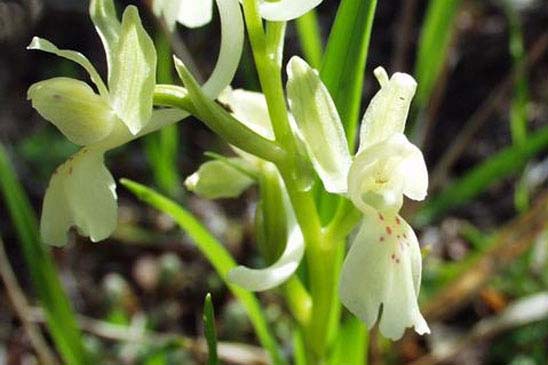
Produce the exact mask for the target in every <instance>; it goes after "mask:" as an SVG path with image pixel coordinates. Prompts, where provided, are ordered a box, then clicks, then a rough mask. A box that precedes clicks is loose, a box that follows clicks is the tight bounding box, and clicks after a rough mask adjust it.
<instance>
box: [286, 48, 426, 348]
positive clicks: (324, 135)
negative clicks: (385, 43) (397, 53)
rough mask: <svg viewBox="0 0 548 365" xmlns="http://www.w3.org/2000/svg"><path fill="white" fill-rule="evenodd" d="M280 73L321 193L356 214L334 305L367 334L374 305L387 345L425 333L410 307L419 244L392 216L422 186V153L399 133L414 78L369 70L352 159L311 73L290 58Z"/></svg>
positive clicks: (413, 307) (404, 224)
mask: <svg viewBox="0 0 548 365" xmlns="http://www.w3.org/2000/svg"><path fill="white" fill-rule="evenodd" d="M287 73H288V84H287V94H288V99H289V104H290V108H291V112H292V113H293V115H294V117H295V120H296V125H297V127H298V128H299V131H300V133H301V135H302V136H303V138H304V141H305V143H306V145H307V150H308V154H309V157H310V159H311V161H312V162H313V165H314V167H315V169H316V172H317V174H318V176H319V177H320V179H321V180H322V182H323V184H324V187H325V188H326V190H327V191H329V192H333V193H339V194H345V195H347V196H348V197H349V198H350V199H351V200H352V202H353V203H354V204H355V206H356V207H357V208H358V209H359V210H360V211H362V212H363V221H362V223H361V227H360V231H359V233H358V234H357V235H356V236H355V238H354V239H353V242H352V246H351V249H350V251H349V253H348V255H347V257H346V259H345V262H344V265H343V268H342V273H341V280H340V296H341V301H342V302H343V304H344V305H345V306H346V307H347V308H348V309H349V310H350V311H351V312H352V313H354V314H355V315H356V316H358V317H359V318H361V319H362V320H363V321H364V322H365V323H366V324H367V325H368V327H369V328H371V326H373V325H374V324H375V322H376V320H377V318H378V313H379V310H380V307H381V305H382V308H383V311H382V318H381V320H380V330H381V332H382V333H383V334H384V335H385V336H386V337H389V338H391V339H397V338H400V337H401V336H402V335H403V332H404V330H405V328H407V327H413V326H414V327H415V330H416V331H417V332H418V333H419V334H424V333H428V332H429V329H428V325H427V324H426V322H425V320H424V318H423V317H422V315H421V313H420V311H419V309H418V304H417V296H418V294H419V287H420V272H421V256H420V248H419V243H418V240H417V238H416V236H415V234H414V233H413V230H412V228H411V227H410V226H409V225H408V224H407V222H405V221H404V220H403V219H402V218H401V217H400V216H399V215H398V211H399V209H400V208H401V205H402V203H403V195H406V196H407V197H409V198H411V199H415V200H422V199H424V198H425V196H426V191H427V188H428V173H427V170H426V164H425V162H424V158H423V155H422V153H421V151H420V150H419V149H418V148H417V147H416V146H414V145H413V144H411V143H410V142H409V141H408V140H407V138H406V137H405V135H404V134H403V131H404V127H405V120H406V119H407V114H408V111H409V106H410V103H411V99H412V97H413V95H414V93H415V89H416V82H415V80H414V79H413V78H412V77H411V76H409V75H406V74H402V73H396V74H394V75H393V76H392V78H390V79H389V78H388V75H387V74H386V71H385V70H384V69H382V68H377V69H376V70H375V75H376V76H377V79H378V80H379V83H380V85H381V89H380V91H379V92H378V93H377V94H376V95H375V97H374V98H373V99H372V101H371V103H370V105H369V107H368V108H367V111H366V112H365V115H364V117H363V120H362V126H361V133H360V148H359V150H358V153H357V155H356V156H354V157H352V156H351V155H350V152H349V149H348V144H347V142H346V139H345V134H344V130H343V127H342V123H341V121H340V117H339V115H338V113H337V110H336V108H335V104H334V102H333V100H332V99H331V96H330V95H329V92H328V91H327V88H326V87H325V86H324V85H323V83H322V82H321V80H320V78H319V75H318V72H317V71H316V70H313V69H312V68H310V66H309V65H308V64H307V63H306V62H305V61H303V60H302V59H300V58H298V57H293V58H292V59H291V60H290V61H289V64H288V67H287ZM357 278H359V279H357Z"/></svg>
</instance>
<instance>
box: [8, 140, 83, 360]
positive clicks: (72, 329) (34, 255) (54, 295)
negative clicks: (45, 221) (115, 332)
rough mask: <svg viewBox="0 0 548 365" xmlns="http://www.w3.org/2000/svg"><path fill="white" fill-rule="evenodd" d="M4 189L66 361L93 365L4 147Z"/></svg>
mask: <svg viewBox="0 0 548 365" xmlns="http://www.w3.org/2000/svg"><path fill="white" fill-rule="evenodd" d="M0 189H1V191H2V194H3V197H4V203H5V205H6V207H7V209H8V211H9V214H10V217H11V220H12V222H13V224H14V225H15V228H16V231H17V235H18V238H19V242H20V244H21V249H22V252H23V257H24V259H25V263H26V266H27V268H28V270H29V273H30V277H31V280H32V284H33V287H34V290H35V292H36V294H37V295H38V298H39V300H40V303H41V305H42V307H43V309H44V313H45V315H46V323H47V327H48V329H49V331H50V333H51V336H52V340H53V342H54V343H55V346H56V348H57V350H58V351H59V353H60V354H61V357H62V358H63V361H64V362H65V363H66V364H71V365H91V360H90V357H89V356H88V354H87V352H86V350H85V348H84V345H83V342H82V335H81V333H80V330H79V329H78V326H77V322H76V317H75V314H74V312H73V309H72V307H71V304H70V302H69V300H68V297H67V295H66V293H65V291H64V289H63V287H62V285H61V281H60V280H59V274H58V273H57V271H56V269H55V265H54V263H53V260H52V258H51V256H50V253H49V251H48V250H47V248H46V246H45V245H43V244H42V243H41V242H40V238H39V237H40V236H39V234H38V222H37V220H36V217H35V215H34V211H33V210H32V207H31V205H30V203H29V200H28V197H27V196H26V194H25V192H24V190H23V188H22V186H21V185H20V183H19V182H18V181H17V177H16V176H15V173H14V170H13V167H12V166H11V163H10V161H9V160H8V156H7V153H6V151H5V149H4V147H3V146H2V145H1V144H0Z"/></svg>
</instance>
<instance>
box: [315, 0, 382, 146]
mask: <svg viewBox="0 0 548 365" xmlns="http://www.w3.org/2000/svg"><path fill="white" fill-rule="evenodd" d="M376 7H377V0H342V1H341V4H340V5H339V9H338V10H337V16H336V18H335V23H334V24H333V27H332V29H331V33H330V35H329V40H328V42H327V47H326V51H325V55H324V59H323V64H322V68H321V71H320V76H321V78H322V81H323V82H324V83H325V85H326V86H327V89H328V90H329V92H330V93H331V96H332V97H333V100H334V101H335V105H336V106H337V110H338V112H339V114H340V116H341V120H342V122H343V125H344V129H345V131H346V137H347V139H348V143H349V145H350V150H351V151H352V150H354V146H355V142H356V132H357V127H358V119H359V112H360V102H361V96H362V88H363V77H364V69H365V65H366V61H367V54H368V50H369V40H370V38H371V29H372V27H373V18H374V15H375V9H376Z"/></svg>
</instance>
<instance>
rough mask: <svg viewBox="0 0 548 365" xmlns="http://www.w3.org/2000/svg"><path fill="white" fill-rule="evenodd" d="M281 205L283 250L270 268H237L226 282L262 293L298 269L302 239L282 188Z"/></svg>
mask: <svg viewBox="0 0 548 365" xmlns="http://www.w3.org/2000/svg"><path fill="white" fill-rule="evenodd" d="M282 191H283V199H282V200H283V205H284V206H285V211H286V215H287V243H286V245H285V249H284V251H283V252H282V254H281V255H280V257H279V258H278V260H276V262H274V263H273V264H272V265H271V266H269V267H267V268H264V269H251V268H249V267H246V266H238V267H236V268H234V269H232V270H231V271H230V272H229V273H228V280H229V281H230V282H232V283H234V284H236V285H238V286H241V287H242V288H244V289H247V290H252V291H264V290H268V289H272V288H274V287H276V286H278V285H280V284H282V283H283V282H285V281H286V280H287V279H289V278H290V277H291V275H293V274H294V273H295V271H296V270H297V268H298V267H299V264H300V262H301V260H302V258H303V255H304V249H305V244H304V238H303V235H302V232H301V229H300V228H299V225H298V224H297V222H296V218H295V214H294V212H293V209H292V207H291V203H290V200H289V196H288V194H287V191H286V190H285V187H284V186H282Z"/></svg>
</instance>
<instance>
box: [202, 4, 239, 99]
mask: <svg viewBox="0 0 548 365" xmlns="http://www.w3.org/2000/svg"><path fill="white" fill-rule="evenodd" d="M216 3H217V7H218V9H219V16H220V18H221V49H220V51H219V58H217V63H216V64H215V69H214V70H213V73H212V74H211V76H210V77H209V79H208V80H207V81H206V83H205V84H204V85H203V87H202V89H203V91H204V94H206V95H207V96H209V97H210V98H212V99H215V98H217V96H218V95H219V94H220V93H221V92H222V91H223V90H224V89H225V88H226V87H227V86H228V85H230V83H231V82H232V79H233V78H234V75H235V74H236V70H237V69H238V66H239V65H240V58H241V56H242V50H243V46H244V21H243V18H242V12H241V10H240V4H239V3H238V0H216Z"/></svg>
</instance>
